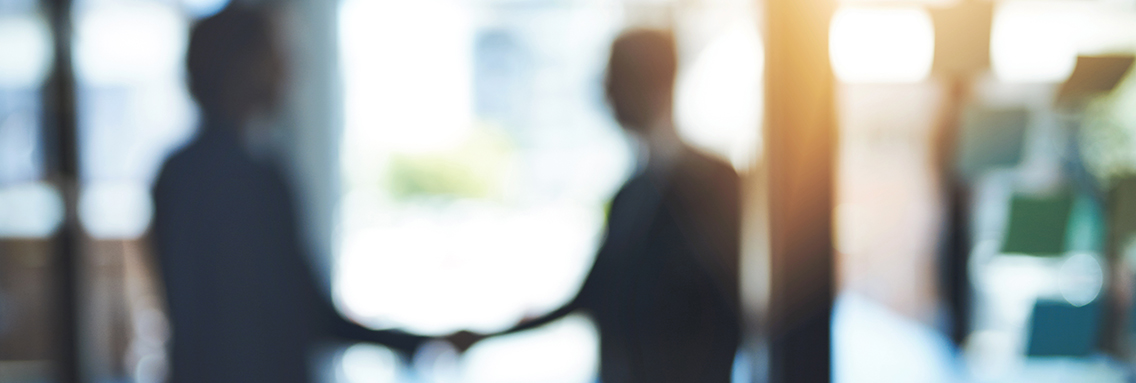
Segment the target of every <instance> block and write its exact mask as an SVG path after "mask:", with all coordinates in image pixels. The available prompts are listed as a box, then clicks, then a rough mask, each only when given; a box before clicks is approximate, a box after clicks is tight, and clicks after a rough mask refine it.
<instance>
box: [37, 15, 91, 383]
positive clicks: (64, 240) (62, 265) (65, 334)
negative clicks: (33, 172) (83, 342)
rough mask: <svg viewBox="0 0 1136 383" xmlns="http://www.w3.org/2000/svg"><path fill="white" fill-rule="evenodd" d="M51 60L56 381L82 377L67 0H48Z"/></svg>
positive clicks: (48, 119)
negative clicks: (57, 206) (56, 204)
mask: <svg viewBox="0 0 1136 383" xmlns="http://www.w3.org/2000/svg"><path fill="white" fill-rule="evenodd" d="M44 6H45V7H46V11H47V16H48V22H49V23H50V24H51V28H52V36H53V38H54V53H55V62H54V66H53V69H52V72H51V76H50V77H49V78H48V80H47V83H46V84H45V86H44V89H43V95H44V103H43V106H44V108H43V111H44V119H43V121H44V125H43V126H44V131H45V133H46V134H44V137H45V141H46V142H45V144H46V145H44V147H45V149H46V150H45V152H46V153H47V155H48V158H47V161H46V162H47V164H48V166H49V169H50V177H51V179H52V180H53V181H55V183H56V186H57V187H58V188H59V191H60V193H61V194H62V196H63V200H64V203H65V212H66V215H65V221H64V222H63V225H61V226H60V229H59V231H58V232H56V234H55V238H54V255H55V256H54V257H53V259H52V271H53V273H52V275H53V278H54V281H55V282H56V283H55V286H54V288H53V291H54V292H55V297H54V298H55V306H56V309H55V310H54V311H53V313H54V314H53V317H54V319H55V321H56V323H55V331H54V336H55V340H56V345H55V350H56V353H57V354H56V355H57V357H56V360H55V363H56V365H55V372H56V377H57V380H58V381H59V382H62V383H78V382H81V381H82V376H81V373H80V367H79V366H80V363H79V336H78V335H79V326H80V318H79V312H80V311H79V303H80V302H79V298H78V296H79V295H78V283H77V282H78V278H79V272H78V269H79V267H78V266H79V244H78V238H79V237H78V232H79V231H78V230H79V229H78V216H77V214H76V210H77V209H76V205H77V193H76V185H77V180H78V175H79V169H78V167H79V161H78V151H77V150H76V145H77V141H76V120H75V76H74V71H73V70H72V63H71V45H72V44H71V0H47V1H46V2H45V3H44Z"/></svg>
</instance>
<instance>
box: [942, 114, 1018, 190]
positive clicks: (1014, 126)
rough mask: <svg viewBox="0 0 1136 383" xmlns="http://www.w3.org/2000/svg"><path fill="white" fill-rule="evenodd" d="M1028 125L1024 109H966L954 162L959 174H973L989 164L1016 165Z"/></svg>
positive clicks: (986, 167)
mask: <svg viewBox="0 0 1136 383" xmlns="http://www.w3.org/2000/svg"><path fill="white" fill-rule="evenodd" d="M1028 125H1029V111H1027V110H1025V109H985V108H970V109H968V110H967V111H966V112H965V113H964V114H963V120H962V132H961V135H960V137H959V138H960V141H959V148H958V150H959V153H958V163H957V164H956V165H957V166H958V167H959V170H960V172H961V173H962V175H963V176H964V177H967V178H974V177H977V176H978V175H980V174H982V172H984V171H986V170H988V169H991V168H998V167H1010V166H1015V165H1017V164H1018V162H1020V161H1021V159H1022V146H1023V142H1024V140H1025V132H1026V127H1027V126H1028Z"/></svg>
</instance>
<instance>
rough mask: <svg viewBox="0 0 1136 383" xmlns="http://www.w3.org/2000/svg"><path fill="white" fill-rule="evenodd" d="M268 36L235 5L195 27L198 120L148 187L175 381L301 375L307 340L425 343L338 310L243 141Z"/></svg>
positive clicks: (273, 175) (289, 204) (192, 61)
mask: <svg viewBox="0 0 1136 383" xmlns="http://www.w3.org/2000/svg"><path fill="white" fill-rule="evenodd" d="M274 35H275V34H274V30H273V25H272V24H271V19H270V17H268V15H267V14H266V13H264V12H263V11H260V10H254V9H251V8H243V7H240V6H232V7H230V8H228V9H225V10H223V11H222V12H220V13H218V14H216V15H214V16H212V17H209V18H207V19H205V20H202V21H200V22H199V23H197V24H196V25H195V26H194V27H193V31H192V35H191V38H190V43H189V52H188V57H187V61H188V73H189V81H190V91H191V92H192V94H193V96H194V98H195V99H196V100H197V102H198V104H199V105H200V110H201V112H202V120H203V121H202V124H201V128H200V132H199V134H198V136H197V137H196V138H195V139H194V140H193V141H192V142H191V143H190V144H189V145H188V146H186V147H185V148H183V149H181V150H180V151H178V152H177V153H176V154H174V155H173V156H172V157H171V158H169V160H168V161H167V162H166V163H165V165H164V166H163V168H162V171H161V175H160V176H159V179H158V181H157V183H156V185H155V188H154V191H153V195H154V203H155V211H154V227H153V243H154V247H155V250H156V256H157V263H158V264H159V268H160V274H161V277H162V280H163V282H164V287H165V293H166V302H167V305H168V308H169V314H170V323H171V326H172V330H173V339H172V343H173V344H172V349H171V355H170V357H171V375H170V378H171V379H170V381H171V382H173V383H204V382H209V383H227V382H233V383H238V382H239V383H249V382H273V383H287V382H296V383H300V382H308V381H310V380H311V379H312V377H313V375H312V374H311V373H310V370H309V366H308V364H309V360H308V357H309V354H310V353H311V352H312V346H313V344H314V343H315V342H318V341H321V340H325V339H326V340H332V339H334V338H339V339H340V340H350V341H369V342H378V343H382V344H385V345H387V346H390V347H392V348H394V349H396V350H401V351H404V352H407V353H413V351H414V349H415V348H416V347H417V346H418V345H419V344H420V343H421V342H422V341H423V340H424V338H422V337H418V336H413V335H408V334H404V333H400V332H395V331H372V330H370V329H367V328H364V327H362V326H360V325H358V324H355V323H353V322H350V321H348V320H346V319H344V318H343V317H342V316H340V315H339V313H338V312H337V311H336V310H335V308H334V307H333V305H332V304H331V303H330V301H329V300H328V299H327V297H325V296H324V294H322V293H321V291H322V289H320V288H319V287H318V285H317V283H316V282H315V278H314V275H313V273H312V270H311V269H310V267H309V265H308V264H307V261H306V260H305V257H304V252H303V251H302V250H301V245H300V244H299V240H298V238H299V236H300V235H299V233H298V227H297V225H298V223H297V219H296V214H295V210H294V205H295V202H296V201H295V199H294V197H293V196H292V194H291V192H290V189H289V187H288V185H287V183H286V182H285V179H284V177H283V176H282V173H281V172H280V171H279V170H278V169H277V168H276V167H274V166H272V165H271V164H269V163H266V162H265V161H261V160H257V159H256V158H255V157H254V156H250V154H249V153H248V151H247V150H246V144H245V142H244V141H243V137H244V136H245V129H246V126H248V125H249V124H248V123H249V120H250V118H252V117H253V116H255V115H257V114H260V113H267V112H269V111H271V109H272V108H273V107H274V106H275V105H276V101H277V95H278V93H279V89H278V88H279V86H280V83H281V78H282V72H283V70H282V64H283V63H282V59H281V54H280V50H279V49H278V47H277V44H276V43H275V42H274V41H273V36H274Z"/></svg>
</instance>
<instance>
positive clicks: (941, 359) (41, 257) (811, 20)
mask: <svg viewBox="0 0 1136 383" xmlns="http://www.w3.org/2000/svg"><path fill="white" fill-rule="evenodd" d="M227 1H228V0H0V382H13V383H17V382H18V383H32V382H35V383H40V382H44V383H46V382H57V381H63V378H61V376H62V375H63V374H61V373H60V371H64V370H66V369H68V368H71V367H67V366H68V365H70V366H73V368H74V369H75V370H76V371H78V373H77V375H78V376H80V377H81V378H82V380H83V381H86V382H98V383H103V382H106V383H110V382H138V383H151V382H154V383H156V382H163V381H164V380H165V378H166V374H167V370H168V364H167V357H168V355H167V352H168V342H169V340H170V337H171V334H170V330H169V326H168V317H167V313H166V311H165V308H164V302H163V301H162V297H163V295H162V293H161V291H160V287H159V286H160V285H161V283H160V281H159V280H158V279H157V278H158V275H157V274H156V273H155V272H154V269H153V268H154V262H153V259H152V258H151V257H152V250H151V246H150V242H149V239H150V238H149V234H150V231H149V230H150V224H151V220H152V216H153V205H152V199H151V196H150V190H151V188H152V187H153V184H154V182H155V178H156V177H157V174H158V171H159V168H160V166H161V165H162V163H163V161H164V160H165V159H166V158H167V157H168V156H169V155H170V154H171V153H173V152H174V151H176V150H177V149H179V148H180V147H182V146H183V145H185V143H186V142H188V141H189V140H190V139H192V138H193V137H194V136H195V134H196V131H197V126H198V123H199V122H200V121H199V115H198V112H197V109H196V106H195V105H194V104H193V101H192V99H191V97H190V95H189V92H188V90H187V87H186V85H185V76H186V73H185V51H186V46H187V42H188V38H189V31H190V28H191V26H192V25H193V23H194V22H195V21H196V20H199V19H201V18H203V17H207V16H209V15H212V14H214V13H216V12H218V11H219V10H221V9H222V8H224V7H225V6H227V5H228V3H227ZM232 1H239V0H232ZM260 3H273V5H274V9H276V11H277V12H278V16H279V19H280V20H281V27H280V32H281V35H280V36H276V37H277V38H279V39H280V41H281V42H282V45H283V46H284V47H285V51H286V52H287V57H286V58H287V61H288V63H289V65H288V68H287V73H288V79H287V84H288V86H287V88H286V97H285V101H284V107H282V108H280V110H279V113H276V114H274V115H270V116H263V117H262V118H260V119H259V120H258V121H257V123H259V124H263V125H264V126H265V127H266V128H265V129H261V130H257V132H263V134H260V135H258V136H255V137H248V140H250V141H251V142H253V143H255V145H254V146H255V148H256V149H257V155H263V156H267V157H274V158H279V159H280V160H282V161H283V163H284V164H285V169H286V170H287V175H288V177H289V181H290V183H291V184H292V186H293V187H294V189H295V190H296V192H297V196H298V200H299V201H298V202H299V206H298V209H299V211H300V213H301V218H302V220H301V221H302V224H303V226H302V229H303V230H302V233H303V237H304V238H303V240H304V241H303V242H304V243H305V245H306V250H308V253H309V255H310V259H309V262H310V263H311V264H312V265H313V268H314V270H316V271H317V274H318V276H319V277H320V281H321V282H322V283H323V285H324V287H325V288H326V289H327V293H328V296H329V297H331V298H332V299H333V301H334V303H335V305H336V307H337V309H338V310H339V311H340V312H341V313H342V314H344V315H345V316H347V317H348V318H350V319H352V320H354V321H357V322H359V323H362V324H364V325H366V326H368V327H372V328H397V329H403V330H406V331H409V332H414V333H420V334H426V335H438V336H444V335H446V334H449V333H452V332H454V331H457V330H461V329H473V330H477V331H485V332H490V331H497V330H502V329H505V328H507V327H509V326H511V325H512V324H514V323H516V322H517V321H518V320H520V319H522V318H526V317H532V316H535V315H539V314H541V313H544V312H547V311H548V310H551V309H553V308H555V307H557V306H558V305H560V304H562V303H564V302H565V301H567V300H568V299H570V298H572V296H573V295H574V294H575V291H576V290H577V289H578V288H579V287H580V285H581V283H582V282H583V278H584V276H585V275H586V273H587V272H588V270H589V269H590V267H591V262H592V260H593V258H594V256H595V252H596V250H597V247H598V245H599V243H600V240H602V234H603V228H604V224H605V216H606V213H607V207H608V204H609V201H610V199H611V198H612V196H613V194H614V193H615V192H616V190H617V189H618V188H619V186H620V184H621V183H622V182H623V181H625V180H626V179H627V178H628V177H629V176H631V175H632V174H634V172H635V171H636V164H637V163H639V161H640V156H641V155H642V149H641V148H642V145H643V143H641V142H638V141H637V139H636V138H635V137H633V136H630V135H628V134H626V133H624V132H622V131H621V130H620V129H619V127H618V124H617V122H616V121H615V120H614V119H613V118H612V117H611V113H610V110H609V107H608V105H607V103H606V100H605V97H604V93H603V79H604V65H605V63H606V61H607V55H608V49H609V48H610V44H611V42H612V40H613V39H614V38H615V37H616V36H617V35H618V34H619V33H620V32H621V31H623V30H626V29H628V28H663V29H670V30H672V31H673V32H674V35H675V37H676V42H677V46H678V58H679V76H678V80H677V88H676V95H675V121H676V125H677V127H678V128H679V134H680V136H681V137H682V139H683V140H685V141H686V142H687V143H689V144H690V145H692V146H694V147H696V148H699V149H700V150H702V151H703V152H705V153H707V154H709V155H712V156H716V157H718V158H721V159H723V160H724V161H727V162H728V163H730V164H732V165H733V167H734V169H735V170H736V171H737V172H738V173H739V175H740V176H741V177H742V180H743V186H742V193H741V195H742V217H743V222H742V235H741V241H742V243H741V249H742V253H741V256H742V260H741V267H740V269H739V270H737V272H738V273H739V275H740V281H741V297H742V305H743V311H744V317H745V327H746V328H745V330H746V334H745V337H744V341H743V346H742V347H741V348H740V349H739V352H738V354H737V358H736V361H735V366H734V373H733V380H734V381H736V382H766V381H792V380H791V379H788V378H785V376H792V373H788V372H784V371H785V370H788V371H793V370H794V369H800V368H805V367H801V365H800V364H794V363H787V362H785V360H786V359H785V358H790V359H791V358H793V357H794V356H793V355H794V354H791V353H790V354H785V355H789V356H782V353H784V352H785V351H784V349H785V348H786V347H785V346H784V344H783V343H784V342H785V340H784V339H786V338H785V334H786V333H791V332H793V331H799V330H797V329H795V327H794V326H793V324H792V322H794V318H796V319H800V318H799V315H800V314H799V313H800V312H801V311H802V309H800V307H804V306H807V307H809V308H808V309H807V310H804V311H805V312H807V313H808V314H806V316H808V315H820V318H822V320H823V326H822V327H823V328H825V329H827V331H828V333H827V334H824V335H823V337H822V338H823V339H822V340H821V341H818V342H819V343H815V344H814V343H806V344H807V345H809V346H810V347H818V348H817V350H820V351H816V353H815V355H821V356H819V357H816V358H813V359H808V358H804V360H803V361H800V362H798V363H806V362H807V363H817V365H813V366H812V367H813V368H818V369H821V370H824V371H829V373H827V374H824V375H825V376H826V377H827V378H828V379H831V381H836V382H843V383H858V382H1102V383H1103V382H1128V381H1132V379H1134V377H1136V368H1134V367H1136V354H1134V352H1133V351H1136V350H1134V348H1133V343H1132V342H1133V340H1134V338H1133V335H1136V322H1134V320H1136V315H1133V314H1136V312H1134V311H1133V310H1134V309H1136V304H1134V302H1136V258H1133V257H1136V242H1134V241H1133V239H1134V238H1136V237H1134V234H1136V178H1134V176H1136V82H1134V80H1133V79H1132V78H1131V76H1130V72H1131V71H1130V68H1131V66H1132V64H1133V55H1134V54H1136V1H1133V0H765V1H761V0H412V1H406V0H261V1H260ZM267 127H272V128H271V129H270V128H267ZM810 134H812V135H811V136H810ZM818 137H819V138H818ZM68 154H70V155H68ZM809 207H818V208H817V209H812V210H810V208H809ZM814 210H816V211H820V212H819V213H817V212H816V211H814ZM810 214H811V215H810ZM802 217H803V218H802ZM810 240H812V241H815V242H816V243H818V244H819V245H818V246H820V247H821V248H822V249H821V250H822V251H820V252H819V253H817V252H814V253H809V254H804V255H801V254H797V253H796V252H797V251H801V250H800V249H801V243H804V242H808V241H810ZM806 258H807V259H809V260H811V261H812V262H813V263H809V262H803V263H802V262H797V261H794V260H800V259H806ZM815 262H819V263H815ZM826 265H827V266H826ZM809 286H814V287H813V288H810V287H809ZM424 302H428V303H424ZM801 302H804V303H801ZM794 310H795V311H794ZM814 312H815V313H819V314H813V313H814ZM794 315H798V317H795V316H794ZM61 328H62V329H71V330H73V334H71V335H73V336H71V337H66V336H64V338H68V339H69V340H70V341H68V339H63V340H61V339H60V338H61V335H60V334H66V333H67V331H68V330H63V331H61V330H60V329H61ZM811 328H812V329H814V330H815V327H811ZM822 332H823V331H822ZM598 336H599V335H598V333H597V331H596V329H595V327H594V325H593V324H592V323H591V322H590V320H589V319H588V318H587V317H586V316H583V315H574V316H571V317H569V318H567V319H565V320H562V321H559V322H557V323H554V324H552V325H549V326H546V327H544V328H541V329H539V330H537V331H533V332H529V333H525V334H517V335H512V336H507V337H501V338H498V339H492V340H487V341H485V342H483V343H479V344H478V345H476V346H475V347H474V348H473V349H471V350H469V352H467V353H464V354H459V353H457V352H456V351H455V350H453V349H452V348H451V347H450V346H449V345H447V344H445V343H444V342H434V343H430V344H427V345H426V346H424V347H422V348H421V349H420V350H419V351H418V355H415V357H414V358H413V362H411V361H409V360H408V359H406V358H403V357H401V356H399V355H397V354H395V353H394V352H392V351H391V350H389V349H386V348H384V347H382V346H379V345H372V344H339V343H328V344H326V345H325V347H323V348H322V349H320V350H314V351H313V358H312V359H313V363H314V364H317V365H319V366H321V367H320V368H319V369H318V371H319V374H320V376H321V377H320V379H321V381H324V382H352V383H354V382H407V383H410V382H470V383H473V382H497V383H504V382H558V383H577V382H578V383H586V382H594V381H597V380H596V371H597V368H598V363H599V362H598V350H599V346H598V345H599V343H598V342H599V340H598ZM789 339H793V338H789ZM818 345H819V346H818ZM803 347H804V346H803ZM814 351H815V350H814ZM60 355H72V356H73V358H67V357H60ZM805 366H806V367H807V366H808V365H807V364H806V365H805ZM777 371H782V372H781V373H777ZM801 381H805V380H801Z"/></svg>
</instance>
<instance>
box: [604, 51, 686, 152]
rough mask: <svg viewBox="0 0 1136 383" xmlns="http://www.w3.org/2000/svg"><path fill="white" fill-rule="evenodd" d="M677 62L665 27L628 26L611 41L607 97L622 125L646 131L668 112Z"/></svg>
mask: <svg viewBox="0 0 1136 383" xmlns="http://www.w3.org/2000/svg"><path fill="white" fill-rule="evenodd" d="M677 66H678V64H677V58H676V53H675V42H674V37H673V35H672V34H671V33H670V32H668V31H661V30H649V29H637V30H631V31H628V32H624V33H623V34H621V35H620V36H619V38H617V39H616V40H615V42H614V43H612V45H611V58H610V60H609V61H608V66H607V84H606V85H607V97H608V102H610V103H611V106H612V109H613V110H614V112H615V118H616V120H618V121H619V123H620V124H622V125H623V127H624V128H626V129H628V130H630V131H633V132H636V133H640V134H646V133H649V132H650V130H651V129H656V128H658V127H657V126H656V125H657V124H658V123H659V121H660V120H661V119H664V118H668V117H669V116H670V114H671V109H672V104H673V95H674V83H675V71H676V68H677Z"/></svg>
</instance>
